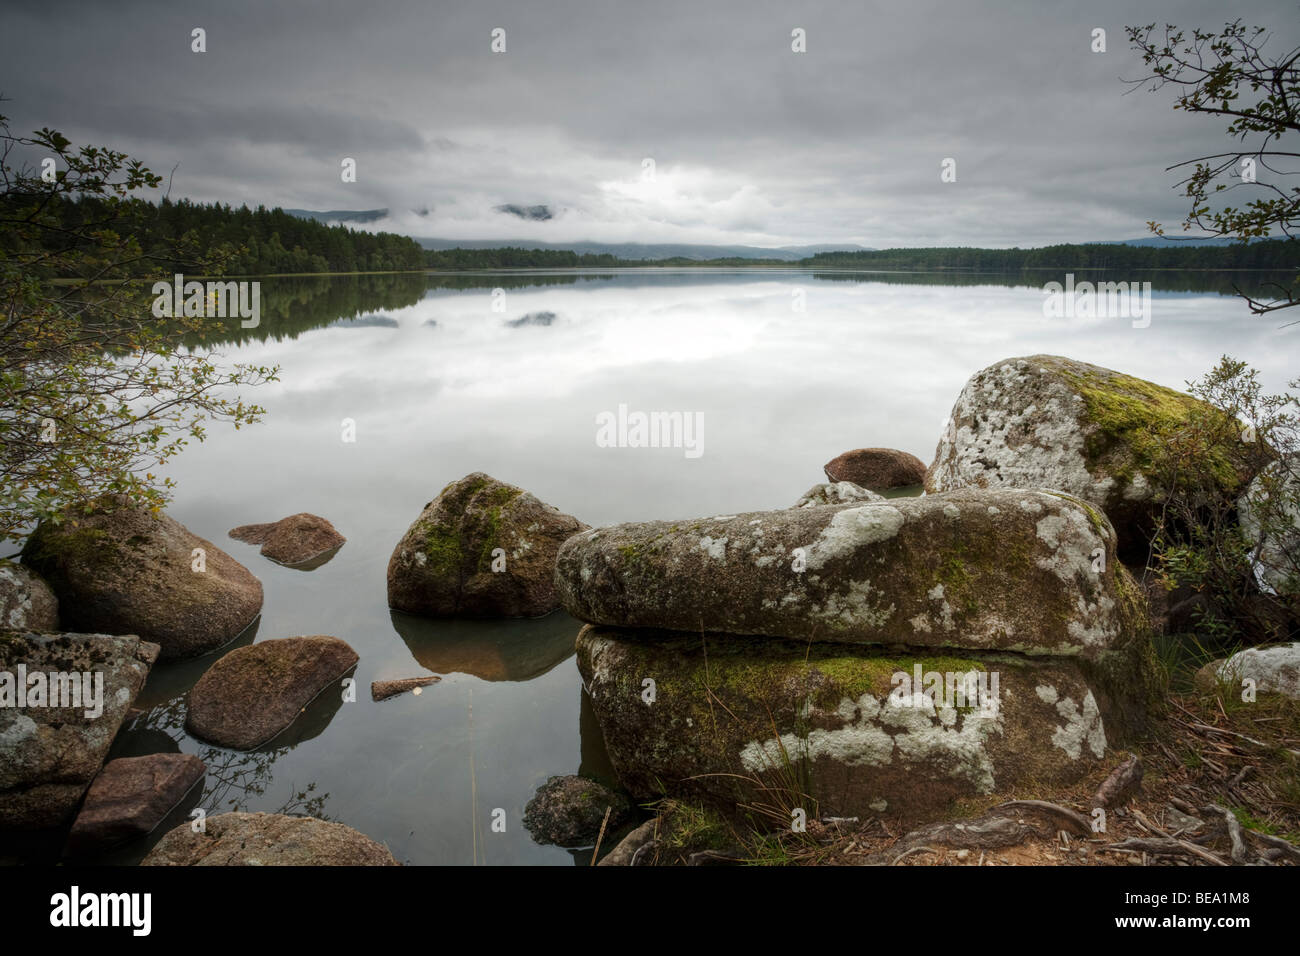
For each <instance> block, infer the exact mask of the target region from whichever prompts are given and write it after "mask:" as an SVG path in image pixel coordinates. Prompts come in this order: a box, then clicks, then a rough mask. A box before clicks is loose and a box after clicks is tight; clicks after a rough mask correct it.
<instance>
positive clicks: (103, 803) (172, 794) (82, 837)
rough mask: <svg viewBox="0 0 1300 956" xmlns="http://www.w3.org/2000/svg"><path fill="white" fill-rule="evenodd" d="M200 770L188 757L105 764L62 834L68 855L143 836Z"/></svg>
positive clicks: (125, 759) (200, 764)
mask: <svg viewBox="0 0 1300 956" xmlns="http://www.w3.org/2000/svg"><path fill="white" fill-rule="evenodd" d="M206 770H207V768H206V767H205V766H204V764H203V761H202V760H200V759H199V758H198V757H196V756H194V755H193V754H181V753H162V754H149V755H148V756H144V757H119V758H118V759H116V760H110V761H109V762H108V763H106V764H105V765H104V769H103V770H101V771H100V772H99V775H98V776H97V777H95V780H94V782H93V783H91V785H90V789H89V790H88V791H87V792H86V800H85V802H84V803H83V804H82V806H81V812H80V813H78V814H77V819H76V821H75V822H74V823H73V824H72V830H71V831H70V832H69V833H68V851H69V852H70V853H73V854H84V853H91V852H95V851H99V850H106V849H109V848H111V847H113V846H116V845H117V844H119V843H125V842H127V841H128V840H133V839H136V838H138V837H142V836H147V835H148V834H149V833H151V832H152V831H153V829H154V828H155V827H156V826H158V824H159V823H161V822H162V821H163V820H164V819H165V818H166V817H167V814H169V813H170V812H171V811H172V810H173V809H174V808H175V807H176V806H177V805H178V804H179V803H180V802H181V800H183V799H184V798H185V795H186V794H188V793H189V792H190V791H191V790H193V789H194V787H195V785H197V784H198V783H199V781H201V780H202V779H203V776H204V773H205V772H206Z"/></svg>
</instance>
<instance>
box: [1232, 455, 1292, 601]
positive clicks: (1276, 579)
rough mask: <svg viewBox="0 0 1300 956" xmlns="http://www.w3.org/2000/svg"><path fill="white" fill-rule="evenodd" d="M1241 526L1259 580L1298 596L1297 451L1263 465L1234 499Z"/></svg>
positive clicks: (1276, 592)
mask: <svg viewBox="0 0 1300 956" xmlns="http://www.w3.org/2000/svg"><path fill="white" fill-rule="evenodd" d="M1237 514H1238V516H1239V519H1240V522H1241V530H1242V532H1243V533H1244V534H1245V536H1246V540H1247V542H1248V543H1249V544H1250V546H1251V552H1252V554H1256V552H1257V555H1256V557H1255V575H1256V577H1257V578H1258V580H1259V583H1260V584H1261V585H1262V586H1263V587H1264V588H1266V589H1267V590H1269V591H1272V592H1273V593H1275V594H1281V595H1289V596H1292V597H1300V454H1291V455H1287V456H1285V457H1283V458H1280V459H1279V460H1277V461H1275V462H1273V464H1271V465H1269V466H1268V467H1267V468H1265V469H1264V470H1263V471H1262V472H1260V474H1259V475H1258V476H1256V478H1255V480H1254V481H1252V482H1251V483H1250V486H1249V487H1248V488H1247V489H1246V493H1245V494H1243V495H1242V496H1241V498H1240V499H1239V500H1238V502H1237Z"/></svg>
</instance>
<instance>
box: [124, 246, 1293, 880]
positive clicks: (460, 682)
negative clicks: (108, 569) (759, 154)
mask: <svg viewBox="0 0 1300 956" xmlns="http://www.w3.org/2000/svg"><path fill="white" fill-rule="evenodd" d="M1090 278H1096V277H1090ZM1107 278H1115V279H1126V278H1131V277H1129V276H1114V277H1107ZM1047 279H1058V280H1060V279H1063V276H1045V277H1044V278H1043V280H1042V281H1047ZM1156 281H1157V287H1156V291H1155V293H1154V295H1153V299H1152V316H1151V323H1150V325H1149V327H1146V328H1134V327H1133V324H1132V322H1131V321H1130V319H1128V318H1068V319H1065V318H1056V319H1049V318H1045V317H1044V314H1043V307H1042V303H1043V299H1044V295H1043V293H1042V291H1041V282H1040V283H1039V284H1038V286H1037V287H1035V286H1031V285H1024V286H1012V285H1006V284H999V283H998V282H997V281H996V280H992V279H986V280H966V281H964V282H953V281H951V280H948V281H944V282H939V281H937V280H935V279H933V278H929V279H927V278H925V277H917V276H889V275H886V276H881V275H871V274H853V275H847V274H837V275H834V276H826V277H821V276H814V275H812V274H810V273H808V272H796V271H790V272H784V271H771V270H762V271H760V270H753V271H743V270H741V271H734V272H726V271H700V270H683V271H680V272H669V271H661V270H655V271H625V272H607V273H596V274H593V273H567V274H565V273H556V274H549V275H545V276H539V275H536V274H531V275H518V274H514V275H511V274H501V275H497V276H486V277H485V276H483V275H475V276H397V277H394V276H384V277H372V278H366V277H361V278H358V277H346V278H336V279H327V278H313V279H294V280H289V279H281V280H264V282H263V292H262V297H263V303H264V305H263V319H262V325H261V327H259V328H258V329H254V330H248V331H246V332H240V331H238V330H235V331H234V332H232V337H231V339H230V340H229V341H227V342H224V343H222V344H221V345H220V346H219V347H218V348H217V351H218V352H220V353H221V354H222V355H223V356H224V357H225V360H226V361H231V362H235V361H238V362H250V363H255V364H279V365H280V366H282V369H281V373H280V376H281V381H280V382H278V383H273V384H271V385H268V386H266V387H265V388H263V389H261V390H259V391H257V392H256V393H254V394H251V395H250V396H249V397H251V398H253V399H254V400H255V401H257V402H258V403H260V404H262V405H264V406H265V407H266V416H265V420H264V422H263V423H262V424H260V425H257V426H255V427H253V428H251V429H243V430H240V431H238V432H236V431H234V430H233V429H230V428H228V427H219V426H213V427H212V428H210V429H209V437H208V440H207V441H206V443H204V444H202V445H195V446H193V447H191V448H190V449H189V450H187V451H186V452H185V454H183V455H182V456H180V458H178V459H177V460H176V461H175V462H174V463H172V465H170V466H169V471H168V473H169V474H170V475H171V477H173V478H175V479H176V481H177V482H178V488H177V493H176V497H175V501H174V504H173V505H172V507H171V508H170V513H171V514H172V515H173V516H174V517H176V518H177V519H178V520H180V521H181V522H183V523H184V524H185V525H187V526H188V527H189V528H190V529H191V530H192V531H194V532H195V533H196V534H199V535H201V536H203V537H205V538H208V539H209V540H211V541H213V542H214V543H217V544H218V545H219V546H220V547H222V548H223V549H225V550H226V551H228V552H229V553H230V554H232V555H234V556H235V558H236V559H238V560H239V561H241V562H243V563H244V564H245V565H247V566H248V567H249V568H250V569H251V570H252V571H253V572H254V573H255V574H256V575H257V576H258V577H260V578H261V580H262V582H263V585H264V587H265V593H266V602H265V606H264V608H263V612H262V617H261V621H260V624H259V626H258V629H257V632H256V635H255V639H257V640H264V639H268V638H276V637H288V636H292V635H306V634H331V635H335V636H337V637H340V638H343V639H344V640H346V641H347V642H348V643H349V644H351V645H352V646H353V647H354V648H355V649H356V651H357V652H358V653H359V654H360V655H361V663H360V665H359V666H358V668H357V671H356V675H355V677H356V681H357V700H356V702H350V703H344V702H342V701H341V700H338V699H336V695H334V694H332V693H331V695H330V697H329V699H328V700H325V699H322V700H321V701H318V703H317V704H316V705H313V707H312V708H311V709H310V711H309V713H308V714H306V715H304V716H303V717H302V718H301V719H300V720H299V722H298V724H296V725H295V726H294V728H292V729H291V731H290V732H289V733H288V735H287V736H285V737H284V738H283V739H281V740H278V741H276V742H275V744H276V745H275V746H273V747H269V748H267V749H266V750H263V751H260V752H257V753H255V754H242V753H237V752H234V751H226V750H222V749H220V748H214V747H211V746H209V745H207V744H204V743H202V742H200V741H197V740H194V739H192V738H190V737H189V736H188V735H187V734H186V733H185V732H184V729H183V723H184V694H185V692H186V690H187V689H188V688H189V687H190V686H191V685H192V684H193V682H194V681H195V680H196V679H197V678H198V676H199V675H200V674H201V673H202V672H203V670H204V668H205V667H206V666H207V665H208V664H209V663H210V662H211V660H213V659H214V657H209V658H205V659H203V660H200V661H192V662H186V663H182V664H176V665H170V666H160V667H158V668H156V670H155V672H154V674H153V675H152V676H151V678H150V681H149V684H148V686H147V687H146V689H145V692H144V694H143V695H142V697H141V699H140V701H139V702H138V706H141V707H145V708H149V712H148V714H147V715H146V716H145V717H144V718H141V719H140V720H137V721H136V723H135V725H134V727H133V728H132V730H131V731H130V732H128V733H126V734H124V735H123V736H122V737H121V738H120V739H119V742H118V744H117V745H116V747H117V750H116V754H117V755H122V754H126V753H131V752H154V751H158V750H173V749H179V750H181V751H184V752H187V753H194V754H197V755H199V756H200V757H202V758H203V759H204V760H205V761H206V762H207V764H208V768H209V770H208V778H207V782H206V785H205V786H206V790H205V792H204V793H203V795H202V797H201V799H200V800H199V805H200V806H202V807H204V808H205V809H206V811H207V812H208V813H209V814H212V813H217V812H221V811H225V810H230V809H242V810H267V811H274V810H279V809H286V810H288V811H289V812H313V813H315V814H316V815H318V816H323V817H326V818H328V819H332V820H337V821H339V822H342V823H346V824H348V825H349V826H352V827H355V828H357V829H358V830H360V831H361V832H363V833H365V834H367V835H369V836H371V837H373V838H374V839H376V840H379V841H382V842H384V843H386V844H387V845H388V846H389V847H390V848H391V850H392V851H393V853H394V855H395V856H396V857H397V858H398V860H400V861H403V862H406V863H413V864H465V865H469V864H473V863H475V862H477V863H479V864H483V863H487V864H519V863H532V864H560V865H572V864H574V863H575V862H577V863H583V864H585V863H586V862H587V861H588V860H589V858H590V855H591V853H590V850H587V851H568V850H563V849H557V848H555V847H547V846H540V845H538V844H536V843H534V842H533V840H532V839H531V838H530V837H529V835H528V833H527V832H526V831H525V830H524V828H523V826H522V823H521V817H522V814H523V809H524V805H525V804H526V803H527V801H528V800H529V799H530V798H531V796H532V795H533V792H534V790H535V789H536V788H537V787H538V786H539V785H540V784H541V783H543V782H544V781H545V780H546V778H547V777H548V776H551V775H553V774H566V773H576V772H579V771H581V772H583V773H588V774H592V775H595V776H597V777H608V775H609V768H608V763H607V759H606V757H605V755H604V751H603V744H602V742H601V740H600V733H599V729H598V728H597V727H596V725H595V723H594V720H593V719H592V717H591V713H590V710H589V707H588V706H587V703H586V702H585V700H584V693H583V690H582V686H581V683H580V681H579V677H578V671H577V667H576V664H575V662H574V658H573V638H574V637H575V636H576V634H577V631H578V629H579V625H578V623H577V622H576V621H574V620H573V619H571V618H569V617H568V616H567V615H565V614H564V613H563V612H557V613H555V614H552V615H550V616H548V617H546V618H542V619H539V620H532V621H508V622H456V621H432V620H422V619H419V618H413V617H409V616H407V615H402V614H395V613H390V611H389V609H388V607H387V603H386V600H385V597H386V594H385V569H386V565H387V562H388V558H389V555H390V554H391V552H392V549H393V546H394V545H395V544H396V542H397V541H398V539H399V538H400V537H401V535H402V533H403V532H404V531H405V530H406V528H407V526H408V525H409V524H410V523H411V522H412V521H413V520H414V519H415V517H416V516H417V515H418V514H419V512H420V510H421V508H422V507H423V505H424V504H425V503H426V502H428V501H429V500H430V499H432V498H433V497H434V496H436V495H437V494H438V492H439V490H440V489H441V488H442V487H443V486H444V485H446V484H447V483H448V482H450V481H453V480H455V479H457V478H460V477H462V476H464V475H466V474H467V473H469V472H472V471H485V472H488V473H489V474H491V475H493V476H494V477H496V478H499V479H502V480H504V481H508V482H511V483H513V484H516V485H519V486H521V487H523V488H526V489H527V490H529V491H531V492H533V493H534V494H535V495H537V496H538V497H539V498H541V499H542V500H543V501H546V502H549V503H550V504H553V505H555V506H556V507H558V508H560V509H561V510H562V511H566V512H569V513H571V514H573V515H576V516H577V517H578V518H580V519H582V520H583V521H586V522H587V523H589V524H592V525H602V524H609V523H615V522H621V521H636V520H643V519H652V518H682V517H693V516H699V515H713V514H723V513H725V514H734V513H737V512H740V511H747V510H759V509H771V508H783V507H788V506H790V505H792V504H793V503H794V502H795V500H796V499H798V497H799V496H800V495H801V494H802V493H803V492H804V491H806V490H807V489H808V488H809V487H810V486H811V485H813V484H815V483H817V482H819V481H821V480H824V479H823V478H822V471H821V466H822V464H823V463H824V462H826V461H829V460H830V459H831V458H832V457H834V456H835V455H837V454H839V453H840V452H843V451H846V450H848V449H850V448H857V447H861V446H871V445H877V446H887V447H894V448H901V449H904V450H906V451H909V452H912V453H913V454H915V455H917V456H918V457H919V458H921V459H922V460H923V461H927V462H928V461H929V460H930V459H931V458H932V457H933V454H934V448H935V444H936V441H937V439H938V436H939V433H940V430H941V427H942V424H943V422H944V420H945V419H946V418H947V415H948V412H949V410H950V408H951V406H952V403H953V401H954V399H955V398H956V396H957V393H958V391H959V390H960V389H961V387H962V385H963V383H964V382H965V381H966V379H967V378H968V377H969V376H970V375H971V374H972V373H974V372H976V371H977V370H979V369H981V368H983V367H985V366H987V365H989V364H991V363H993V362H996V361H998V360H1000V359H1004V358H1008V357H1012V356H1018V355H1027V354H1033V353H1039V352H1046V353H1055V354H1062V355H1068V356H1070V357H1072V358H1076V359H1081V360H1084V361H1088V362H1093V363H1097V364H1100V365H1104V366H1108V367H1111V368H1116V369H1120V370H1122V371H1125V372H1128V373H1132V374H1134V375H1138V376H1141V377H1143V378H1148V379H1151V380H1153V381H1156V382H1159V383H1161V384H1164V385H1169V386H1172V387H1176V388H1177V387H1184V385H1185V382H1186V380H1187V379H1189V378H1194V377H1197V376H1200V375H1202V374H1203V373H1204V372H1206V371H1207V370H1208V369H1209V368H1210V366H1211V365H1212V364H1213V363H1214V362H1215V360H1216V359H1217V358H1218V357H1219V356H1220V355H1222V354H1224V353H1228V354H1231V355H1233V356H1234V357H1236V358H1239V359H1243V360H1245V361H1247V362H1249V363H1251V364H1252V365H1254V366H1255V367H1257V368H1258V369H1259V370H1260V371H1261V378H1262V381H1263V383H1264V385H1265V387H1266V388H1267V389H1268V390H1271V391H1277V390H1280V389H1282V388H1283V387H1284V386H1285V383H1286V381H1287V379H1288V378H1289V377H1293V376H1295V375H1296V374H1300V373H1298V372H1297V363H1296V362H1295V353H1296V345H1297V342H1298V341H1300V327H1296V328H1291V329H1284V330H1279V328H1278V326H1280V325H1281V324H1282V323H1283V322H1284V321H1286V319H1283V318H1278V316H1276V315H1275V316H1265V317H1253V316H1251V315H1250V314H1249V313H1248V312H1247V310H1246V308H1245V307H1244V305H1243V304H1242V303H1241V302H1240V300H1238V299H1236V298H1234V297H1232V296H1231V295H1221V294H1219V293H1217V292H1212V291H1211V292H1196V291H1163V292H1162V291H1161V290H1160V285H1159V280H1158V279H1157V280H1156ZM494 288H501V289H503V290H504V294H503V295H502V294H498V296H497V298H496V300H494V297H493V289H494ZM796 293H801V295H800V294H796ZM800 298H802V306H803V311H798V310H797V304H798V300H799V299H800ZM494 301H498V302H499V303H500V305H499V306H498V308H501V309H503V311H494V309H493V303H494ZM235 321H237V320H235ZM241 336H242V337H241ZM620 404H624V405H627V406H628V407H629V409H631V410H641V411H683V412H700V413H702V414H703V422H704V429H703V454H702V455H701V456H700V457H697V458H688V457H686V456H685V454H684V453H683V450H682V449H671V448H602V447H598V446H597V444H596V442H595V433H596V416H597V415H598V414H599V413H601V412H604V411H609V412H615V411H616V410H617V409H618V407H619V405H620ZM344 419H352V420H353V421H354V422H355V429H356V440H355V442H354V443H347V442H344V441H343V440H342V422H343V420H344ZM300 511H309V512H313V513H316V514H319V515H322V516H324V517H326V518H328V519H329V520H330V521H332V522H333V523H334V525H335V526H336V527H337V528H338V529H339V531H340V532H342V533H343V534H344V535H345V536H346V537H347V539H348V542H347V544H346V545H345V546H344V547H343V549H342V550H341V551H340V552H339V553H338V554H337V555H336V556H335V557H334V558H333V559H332V560H331V561H330V562H329V563H327V564H325V565H324V566H322V567H320V568H318V569H316V570H314V571H310V572H303V571H296V570H292V569H288V568H284V567H280V566H277V565H275V564H273V563H271V562H270V561H267V560H265V559H263V558H262V557H260V556H259V555H258V553H257V550H256V548H255V547H252V546H248V545H244V544H241V543H239V542H237V541H234V540H232V539H230V538H228V537H227V531H228V530H229V529H231V528H233V527H235V526H237V525H242V524H249V523H253V522H264V521H274V520H276V519H279V518H282V517H284V516H286V515H290V514H293V513H295V512H300ZM249 639H254V635H247V636H246V637H245V638H244V640H249ZM217 656H219V655H217ZM426 673H436V674H439V675H441V676H442V678H443V679H442V682H441V683H439V684H436V685H434V686H432V687H429V688H426V689H425V690H424V692H423V693H422V694H421V695H419V696H413V695H410V694H408V695H404V696H402V697H399V698H395V699H392V700H389V701H386V702H384V703H374V702H372V701H371V700H370V695H369V685H370V682H371V681H372V680H377V679H388V678H402V677H414V676H418V675H422V674H426ZM496 808H501V809H503V810H504V811H505V821H506V831H505V832H504V833H497V832H493V831H492V826H491V824H492V814H493V811H494V809H496ZM181 819H182V820H183V819H185V817H184V816H182V817H181ZM157 835H159V834H155V836H157ZM608 845H609V844H607V846H608ZM142 852H143V849H142V848H136V850H135V851H133V852H131V853H127V854H125V855H122V856H119V857H118V858H117V859H121V860H123V861H126V862H130V861H132V860H133V859H138V858H139V856H140V855H141V854H142Z"/></svg>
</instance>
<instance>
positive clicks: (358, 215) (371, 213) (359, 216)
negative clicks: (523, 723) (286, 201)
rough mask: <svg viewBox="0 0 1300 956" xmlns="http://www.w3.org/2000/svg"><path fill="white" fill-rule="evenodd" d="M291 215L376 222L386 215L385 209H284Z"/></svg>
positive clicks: (316, 218)
mask: <svg viewBox="0 0 1300 956" xmlns="http://www.w3.org/2000/svg"><path fill="white" fill-rule="evenodd" d="M285 212H287V213H288V214H289V215H291V216H297V217H298V218H299V219H315V220H316V221H317V222H376V221H378V220H380V219H383V218H384V217H385V216H387V215H388V210H387V209H326V210H325V211H323V212H321V211H319V210H315V209H286V210H285Z"/></svg>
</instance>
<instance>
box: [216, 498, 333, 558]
mask: <svg viewBox="0 0 1300 956" xmlns="http://www.w3.org/2000/svg"><path fill="white" fill-rule="evenodd" d="M230 536H231V537H232V538H234V539H235V540H236V541H243V542H244V543H246V544H260V545H261V546H262V551H261V554H262V557H264V558H270V559H271V560H272V561H274V562H276V563H277V564H285V565H288V566H289V567H291V568H300V569H302V570H313V569H315V568H317V567H319V566H320V565H322V564H324V563H325V561H327V560H329V559H330V558H331V557H333V556H334V552H335V551H337V550H338V549H339V548H341V547H343V545H344V544H345V543H346V542H347V538H345V537H343V535H341V534H339V533H338V531H337V530H336V529H335V527H334V525H332V524H330V523H329V522H328V521H327V520H325V519H324V518H322V517H320V516H319V515H313V514H307V513H306V512H302V513H301V514H296V515H290V516H289V517H287V518H281V519H280V520H279V521H273V522H270V523H269V524H245V525H240V526H239V527H238V528H232V529H231V531H230Z"/></svg>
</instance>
